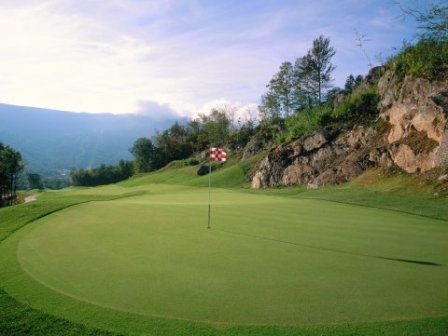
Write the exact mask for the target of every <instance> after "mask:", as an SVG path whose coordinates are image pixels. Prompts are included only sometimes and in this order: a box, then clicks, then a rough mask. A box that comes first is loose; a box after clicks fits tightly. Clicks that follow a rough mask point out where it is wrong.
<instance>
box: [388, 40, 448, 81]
mask: <svg viewBox="0 0 448 336" xmlns="http://www.w3.org/2000/svg"><path fill="white" fill-rule="evenodd" d="M387 66H388V68H389V69H392V70H394V71H395V73H396V74H398V75H399V76H401V77H402V78H404V76H406V75H411V76H416V77H423V78H427V79H430V80H431V79H444V78H446V76H447V75H448V42H446V41H445V42H443V41H437V40H434V39H425V40H420V41H419V42H418V43H417V44H416V45H414V46H409V45H407V46H405V47H403V49H402V51H401V52H400V53H399V54H398V55H397V56H395V57H393V58H392V59H391V60H389V62H388V63H387Z"/></svg>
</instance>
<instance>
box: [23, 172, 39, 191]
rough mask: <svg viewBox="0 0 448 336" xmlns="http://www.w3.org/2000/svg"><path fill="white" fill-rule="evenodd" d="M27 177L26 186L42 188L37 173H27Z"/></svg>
mask: <svg viewBox="0 0 448 336" xmlns="http://www.w3.org/2000/svg"><path fill="white" fill-rule="evenodd" d="M27 178H28V187H29V188H30V189H42V188H43V184H42V178H41V176H40V175H39V174H37V173H28V174H27Z"/></svg>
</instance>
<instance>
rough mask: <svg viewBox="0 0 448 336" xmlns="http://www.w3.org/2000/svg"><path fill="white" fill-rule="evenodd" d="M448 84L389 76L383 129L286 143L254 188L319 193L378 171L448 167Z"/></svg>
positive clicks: (382, 86) (383, 93)
mask: <svg viewBox="0 0 448 336" xmlns="http://www.w3.org/2000/svg"><path fill="white" fill-rule="evenodd" d="M376 71H377V73H379V71H380V70H379V69H376ZM447 84H448V83H447V82H430V81H428V80H425V79H421V78H412V77H406V78H404V79H400V78H398V77H397V76H396V75H395V74H394V73H393V72H391V71H386V72H385V73H384V74H383V75H382V76H381V78H380V80H379V82H378V93H379V96H380V103H379V106H378V109H379V113H380V118H381V119H382V122H381V123H380V124H381V126H376V127H369V128H366V127H362V126H356V127H354V128H353V129H350V130H345V131H342V130H341V131H333V132H332V133H326V132H324V131H321V132H316V133H314V134H312V135H310V136H308V137H306V138H303V139H297V140H294V141H292V142H290V143H287V144H282V145H280V146H278V147H276V148H274V149H272V150H271V151H270V152H269V153H268V155H267V156H266V157H265V158H263V159H262V160H261V161H260V162H259V163H258V166H257V167H256V170H255V173H254V175H253V178H252V187H253V188H263V187H268V186H278V185H306V186H307V187H308V188H318V187H320V186H324V185H328V184H338V183H343V182H347V181H350V180H352V179H353V178H355V177H356V176H358V175H360V174H361V173H362V172H364V171H365V170H366V169H368V168H370V167H375V166H381V167H391V166H398V167H400V168H402V169H403V170H405V171H407V172H409V173H415V172H425V171H428V170H430V169H432V168H435V167H440V166H442V165H446V164H448V127H447V116H448V85H447Z"/></svg>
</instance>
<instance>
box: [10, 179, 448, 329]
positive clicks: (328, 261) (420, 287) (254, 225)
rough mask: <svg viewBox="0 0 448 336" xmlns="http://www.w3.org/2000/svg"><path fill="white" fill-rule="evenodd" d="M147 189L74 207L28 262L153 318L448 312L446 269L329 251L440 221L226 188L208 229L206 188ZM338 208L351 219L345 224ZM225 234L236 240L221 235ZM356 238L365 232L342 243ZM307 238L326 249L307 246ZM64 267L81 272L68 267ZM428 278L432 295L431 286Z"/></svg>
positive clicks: (298, 318) (52, 277)
mask: <svg viewBox="0 0 448 336" xmlns="http://www.w3.org/2000/svg"><path fill="white" fill-rule="evenodd" d="M158 188H159V190H160V191H161V193H160V195H158V194H157V189H158ZM150 189H151V190H149V191H150V193H148V194H146V195H143V196H139V197H134V198H132V199H123V200H121V201H113V202H107V203H98V204H89V205H86V206H83V207H81V208H78V209H71V210H67V211H64V212H61V213H60V214H58V215H59V216H56V215H53V216H52V217H51V220H50V218H49V219H46V220H45V223H44V224H42V225H36V228H35V229H34V230H33V231H31V232H30V233H29V234H28V235H27V236H26V237H25V238H24V239H23V240H22V241H21V244H20V249H19V258H20V261H21V263H22V265H23V267H24V268H25V269H27V271H29V272H30V273H31V274H33V276H35V277H36V278H38V279H39V280H41V281H43V282H44V283H48V284H51V285H52V286H55V287H57V288H60V289H61V290H63V291H67V292H70V293H72V294H73V295H74V296H75V297H79V298H81V299H84V300H88V301H91V302H97V303H99V304H103V305H104V306H108V307H119V308H121V309H124V310H129V311H132V312H136V313H140V314H146V315H149V316H153V315H157V316H166V317H176V318H185V319H191V320H202V321H204V320H212V321H223V322H230V323H255V324H307V323H334V322H344V321H365V320H380V319H390V318H391V317H393V318H413V317H419V316H422V314H424V315H425V316H431V315H441V314H444V313H446V311H447V307H446V304H445V302H446V295H443V294H442V295H440V293H441V292H442V293H443V283H444V281H443V279H444V278H445V279H446V275H447V273H446V268H439V269H438V270H433V269H431V270H428V269H427V268H424V267H421V266H418V265H409V264H404V263H394V262H392V261H388V260H375V259H368V258H364V257H362V256H354V255H343V254H342V255H341V253H331V251H329V250H328V248H329V247H328V246H330V248H332V247H334V246H336V247H337V248H339V249H341V250H342V249H344V250H349V251H350V250H352V251H355V252H356V251H358V250H359V249H360V248H362V247H364V244H366V243H367V242H368V239H367V238H368V237H369V236H372V233H375V234H378V233H382V234H383V235H384V236H385V237H386V236H387V235H389V234H390V232H393V231H394V230H396V229H393V230H389V229H387V227H386V229H385V228H383V229H380V230H377V229H375V228H373V227H374V226H377V225H380V224H382V225H384V226H386V225H389V226H391V225H392V226H396V225H401V224H403V225H407V224H406V223H410V224H411V227H415V228H417V229H418V228H420V226H422V225H426V224H427V226H429V227H431V226H433V227H434V228H436V229H438V231H439V232H438V233H440V230H441V229H440V226H441V224H440V223H438V222H432V221H430V222H428V220H427V219H421V218H419V217H417V216H409V215H405V214H396V213H393V212H390V211H386V212H384V211H381V210H375V209H362V208H360V207H350V206H343V205H339V204H333V205H325V211H322V207H323V204H322V202H321V201H310V200H306V201H301V200H290V201H287V202H286V201H285V199H281V201H280V200H277V199H276V198H274V197H270V196H269V197H268V196H258V195H247V194H242V193H237V192H231V191H227V190H223V191H216V192H215V193H214V198H213V200H214V202H215V203H214V207H213V212H212V216H213V217H212V218H213V222H212V225H213V228H212V230H206V229H205V224H206V222H205V219H206V212H205V211H204V210H205V209H206V201H205V202H204V200H203V198H204V196H206V193H205V192H204V190H203V189H202V188H200V189H194V188H185V189H180V190H179V189H176V190H177V191H176V193H173V194H171V195H170V193H169V192H168V191H169V190H170V188H165V187H162V186H159V187H154V186H151V188H150ZM173 190H174V189H173ZM182 190H183V191H182ZM170 199H171V204H170V203H169V200H170ZM77 210H82V211H77ZM257 210H258V211H257ZM278 211H281V214H282V216H280V215H279V212H278ZM365 211H367V213H366V212H365ZM339 212H343V213H345V214H346V215H347V216H346V218H345V219H343V220H342V219H340V218H339V217H338V216H337V215H338V214H339ZM352 212H353V213H352ZM201 213H202V215H200V214H201ZM313 213H314V217H313ZM319 213H320V214H321V215H322V216H321V217H319V215H318V214H319ZM245 214H246V215H245ZM299 214H300V216H299ZM331 214H333V216H331ZM360 214H367V216H361V215H360ZM375 214H377V215H378V216H379V217H380V218H381V220H382V221H383V220H384V219H387V218H389V219H392V221H390V223H380V224H378V223H377V222H375V221H373V222H370V223H368V222H361V223H358V222H360V219H364V218H365V217H367V218H370V217H373V216H374V215H375ZM329 215H330V216H329ZM201 216H202V217H201ZM274 218H277V219H278V218H280V220H277V221H273V219H274ZM298 218H300V221H298ZM313 218H314V222H313V221H311V220H312V219H313ZM329 218H330V219H331V220H330V219H329ZM333 219H334V221H333ZM394 221H398V224H397V223H395V222H394ZM215 228H216V230H214V229H215ZM219 228H225V229H226V230H232V232H236V233H240V236H235V234H229V233H225V232H221V233H220V232H219V231H218V230H219ZM331 229H333V231H331ZM426 230H429V231H430V229H428V228H426ZM352 231H355V232H356V231H359V232H357V234H352V235H349V236H348V237H345V236H346V234H347V233H349V232H352ZM436 232H437V230H436ZM417 233H418V230H417ZM417 233H414V234H413V235H408V236H406V235H405V238H404V241H406V239H408V240H409V239H410V241H409V242H408V243H409V245H411V246H412V245H413V244H414V241H413V239H415V238H416V235H417ZM244 234H246V236H244ZM248 234H255V235H259V236H261V237H267V238H269V239H271V241H268V240H262V239H254V237H249V236H247V235H248ZM427 234H428V235H429V233H427ZM445 234H446V232H445ZM360 237H361V238H363V239H361V238H360ZM406 237H407V238H406ZM373 238H374V239H371V240H372V242H371V245H372V246H371V247H370V248H374V249H375V252H378V251H379V250H381V249H383V248H384V249H385V250H387V249H390V248H391V247H390V246H386V247H383V246H382V243H381V239H379V240H378V238H381V235H380V236H378V237H375V235H373ZM398 238H399V237H398V235H397V237H394V236H393V237H392V238H390V239H391V240H392V241H393V240H394V239H398ZM442 238H443V237H442ZM273 239H279V240H280V239H283V240H285V241H291V242H293V243H295V244H302V245H303V248H300V247H299V246H285V244H282V243H281V242H275V241H273ZM360 239H361V241H362V244H359V241H360ZM78 241H79V242H82V243H78ZM310 242H314V243H316V244H317V246H323V248H326V249H327V250H324V249H322V250H320V251H319V250H318V249H310V248H307V247H306V246H305V245H309V244H310ZM375 244H376V245H375ZM400 244H402V243H400ZM400 244H397V245H400ZM425 244H426V243H425ZM386 245H387V244H386ZM389 245H391V244H389ZM396 248H397V247H396ZM407 249H408V250H412V248H411V247H409V246H406V247H405V249H404V251H407ZM414 249H415V251H413V254H412V255H409V256H417V257H421V254H419V252H418V251H421V250H427V251H429V252H426V253H427V255H428V256H430V255H433V254H436V253H437V252H438V253H439V254H441V256H439V259H440V260H446V253H445V254H444V251H443V250H442V251H440V249H438V247H437V244H435V246H432V250H431V248H430V246H426V245H419V246H417V247H414ZM398 250H400V249H398ZM55 251H57V252H58V253H57V254H55V253H54V252H55ZM400 251H401V250H400ZM37 252H39V253H37ZM401 252H402V251H401ZM406 253H408V251H407V252H406ZM402 254H404V253H402ZM406 256H408V255H406ZM58 265H59V266H58ZM61 265H66V267H65V268H64V267H63V266H61ZM67 265H70V266H71V265H77V267H76V269H75V270H70V267H69V266H67ZM428 282H431V283H432V286H430V288H428V286H426V285H425V283H428ZM403 284H406V285H405V286H403ZM415 291H417V293H415ZM111 293H113V295H111ZM444 300H445V301H444ZM366 302H368V305H367V304H366Z"/></svg>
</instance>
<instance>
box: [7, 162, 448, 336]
mask: <svg viewBox="0 0 448 336" xmlns="http://www.w3.org/2000/svg"><path fill="white" fill-rule="evenodd" d="M230 166H231V167H229V168H227V169H222V170H221V171H218V172H216V173H215V174H214V176H213V183H214V185H215V186H221V187H236V186H240V185H241V184H242V183H243V182H244V173H243V169H242V168H241V167H239V166H238V165H236V164H233V165H230ZM376 173H378V172H376ZM397 179H404V180H405V181H404V182H405V183H403V181H398V180H397ZM406 181H408V182H409V178H408V177H406V176H404V177H398V178H397V177H385V176H381V179H380V181H379V182H381V183H376V184H375V185H373V184H371V183H368V181H366V180H363V179H359V180H358V181H355V182H354V183H353V184H351V185H349V186H343V187H333V188H328V189H324V190H319V191H313V192H304V191H303V189H300V188H283V189H278V190H259V191H247V192H255V193H263V194H267V195H269V194H275V195H283V196H285V197H318V198H323V199H329V200H333V201H338V202H345V201H348V202H352V203H357V204H367V205H373V206H375V207H388V208H394V209H398V210H401V211H406V212H411V213H414V212H417V213H419V214H422V215H427V216H431V217H438V218H444V219H447V218H448V211H447V208H448V207H447V206H446V205H447V200H446V199H443V198H438V199H434V197H433V194H432V191H427V189H425V188H422V190H415V188H414V187H413V188H411V189H414V190H413V191H414V192H416V191H418V193H417V195H413V194H410V193H409V192H407V189H406V188H405V189H403V188H401V187H400V186H402V185H403V184H404V185H406V184H408V182H406ZM144 183H171V184H185V185H194V186H206V185H207V183H208V179H207V177H196V176H195V168H193V167H185V168H181V169H171V170H170V169H167V170H165V171H163V172H161V173H158V174H150V175H146V176H142V177H137V178H134V179H131V180H129V181H126V182H124V183H122V184H121V186H124V187H126V186H128V187H131V186H139V185H141V184H144ZM411 184H412V183H411ZM417 189H418V188H417ZM97 193H98V192H96V189H87V190H85V191H83V190H81V191H74V192H63V193H58V194H52V193H48V194H44V195H42V197H41V198H40V199H39V200H38V201H37V202H35V203H31V204H27V205H21V206H17V207H12V208H6V209H1V210H0V229H1V231H0V239H4V238H6V237H7V236H9V235H10V234H11V233H12V232H14V231H15V230H17V229H18V228H20V227H22V226H23V225H26V224H27V223H30V222H31V221H32V220H33V219H35V218H39V217H42V216H44V215H45V214H46V213H50V212H53V211H57V210H58V209H62V208H65V207H67V206H70V205H73V204H78V203H81V202H88V201H90V200H94V199H107V198H109V197H117V196H118V195H119V194H120V193H123V190H122V188H114V187H110V188H108V193H109V194H112V195H111V196H109V197H104V196H98V195H96V194H97ZM114 193H115V194H114ZM101 194H104V193H103V192H101ZM420 204H423V205H420ZM0 286H1V284H0ZM0 312H1V316H2V318H1V319H0V334H2V335H3V334H4V335H29V334H33V335H71V334H73V335H74V334H77V335H81V334H85V335H109V334H112V333H109V332H106V331H99V330H97V329H95V328H91V327H86V326H84V325H82V324H77V323H73V322H69V321H67V320H63V319H60V318H56V317H53V316H51V315H48V314H45V313H42V312H40V311H37V310H33V309H31V308H29V307H27V306H26V305H23V304H21V303H19V302H17V301H15V300H14V299H12V298H11V297H9V296H8V295H7V294H6V293H5V292H4V291H0ZM152 331H153V334H156V335H165V334H176V335H260V334H263V335H322V334H331V335H347V334H352V335H359V334H362V335H378V334H388V335H444V334H446V333H447V332H448V319H447V318H443V317H442V318H430V319H423V320H412V321H397V322H382V323H357V324H342V325H329V326H313V327H308V328H288V327H258V328H255V327H250V326H233V327H229V328H215V327H213V328H212V327H210V326H207V325H201V324H200V325H197V324H194V323H186V322H182V323H181V322H178V321H168V322H167V321H160V320H155V321H153V326H152Z"/></svg>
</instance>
